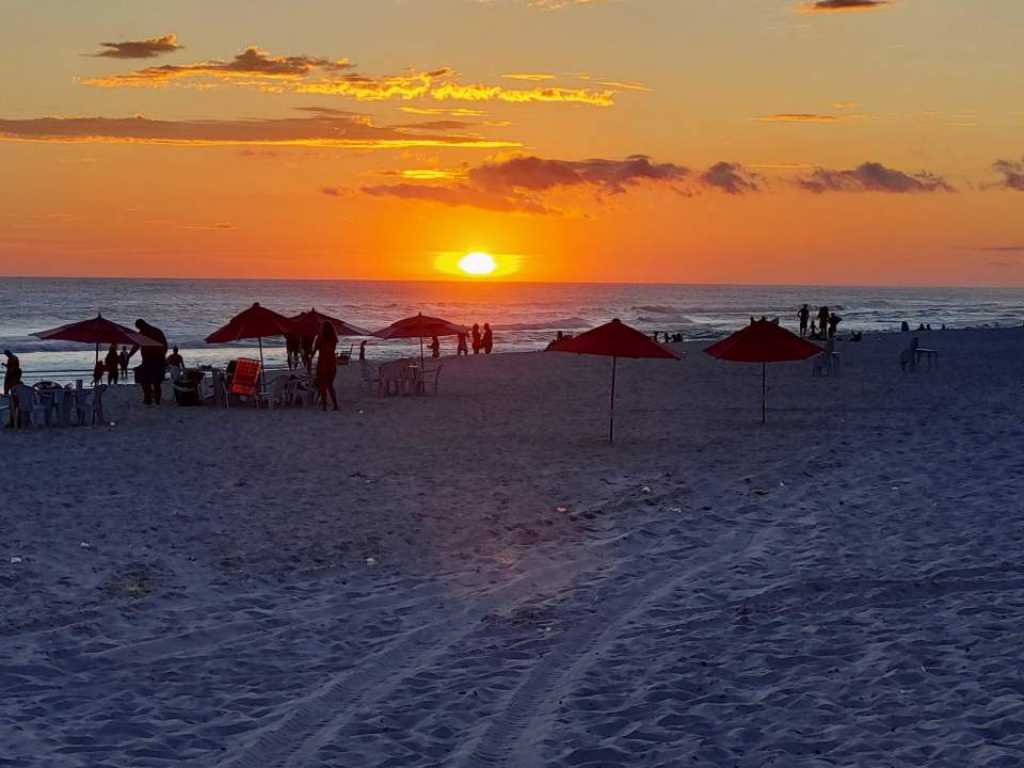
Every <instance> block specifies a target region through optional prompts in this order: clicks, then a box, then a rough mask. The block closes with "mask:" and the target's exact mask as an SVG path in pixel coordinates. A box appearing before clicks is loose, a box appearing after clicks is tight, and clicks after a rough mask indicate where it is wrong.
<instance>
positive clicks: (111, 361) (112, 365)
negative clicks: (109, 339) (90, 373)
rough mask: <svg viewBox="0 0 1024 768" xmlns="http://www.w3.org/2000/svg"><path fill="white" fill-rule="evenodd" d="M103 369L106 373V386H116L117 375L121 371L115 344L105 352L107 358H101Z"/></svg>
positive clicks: (118, 351)
mask: <svg viewBox="0 0 1024 768" xmlns="http://www.w3.org/2000/svg"><path fill="white" fill-rule="evenodd" d="M103 367H104V368H105V369H106V371H107V384H108V385H109V386H113V385H114V384H117V378H118V374H119V373H120V370H121V353H120V350H119V349H118V347H117V344H111V345H110V349H108V350H107V356H106V357H104V358H103Z"/></svg>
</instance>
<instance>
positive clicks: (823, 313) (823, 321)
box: [818, 306, 832, 338]
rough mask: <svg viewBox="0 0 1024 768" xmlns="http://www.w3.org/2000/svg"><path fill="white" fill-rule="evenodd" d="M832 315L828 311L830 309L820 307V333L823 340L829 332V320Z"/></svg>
mask: <svg viewBox="0 0 1024 768" xmlns="http://www.w3.org/2000/svg"><path fill="white" fill-rule="evenodd" d="M831 314H832V313H831V312H829V311H828V307H827V306H826V307H818V333H820V334H821V336H822V338H824V337H825V334H826V333H827V332H828V318H829V315H831Z"/></svg>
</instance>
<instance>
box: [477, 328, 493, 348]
mask: <svg viewBox="0 0 1024 768" xmlns="http://www.w3.org/2000/svg"><path fill="white" fill-rule="evenodd" d="M480 343H481V345H482V346H483V348H484V354H485V355H489V354H491V350H492V349H494V334H492V333H491V324H490V323H484V337H483V339H482V340H481V342H480Z"/></svg>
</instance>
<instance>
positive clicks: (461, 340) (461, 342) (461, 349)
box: [455, 331, 469, 357]
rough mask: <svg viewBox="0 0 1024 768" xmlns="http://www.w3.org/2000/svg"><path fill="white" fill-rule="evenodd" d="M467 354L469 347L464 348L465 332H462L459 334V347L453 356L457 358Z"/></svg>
mask: <svg viewBox="0 0 1024 768" xmlns="http://www.w3.org/2000/svg"><path fill="white" fill-rule="evenodd" d="M468 354H469V347H468V346H466V332H465V331H463V332H462V333H460V334H459V345H458V347H456V349H455V356H456V357H459V356H461V355H468Z"/></svg>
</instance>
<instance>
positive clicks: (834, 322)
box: [828, 312, 843, 339]
mask: <svg viewBox="0 0 1024 768" xmlns="http://www.w3.org/2000/svg"><path fill="white" fill-rule="evenodd" d="M842 321H843V318H841V317H840V316H839V315H837V314H836V313H835V312H833V313H832V314H831V315H829V316H828V337H829V338H830V339H834V338H835V337H836V329H837V328H838V327H839V323H841V322H842Z"/></svg>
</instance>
